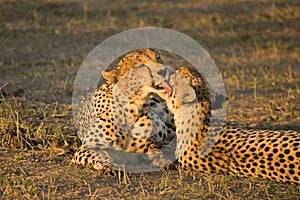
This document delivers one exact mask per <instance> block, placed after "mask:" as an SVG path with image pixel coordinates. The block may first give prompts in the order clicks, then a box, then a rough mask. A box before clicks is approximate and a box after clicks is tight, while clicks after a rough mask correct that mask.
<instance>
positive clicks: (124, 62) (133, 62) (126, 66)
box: [102, 49, 162, 83]
mask: <svg viewBox="0 0 300 200" xmlns="http://www.w3.org/2000/svg"><path fill="white" fill-rule="evenodd" d="M147 64H162V60H161V58H160V54H158V53H157V52H155V51H154V50H152V49H139V50H135V51H132V52H130V53H128V54H127V55H126V56H125V57H124V58H122V59H121V60H120V62H119V63H118V65H117V68H116V69H112V70H105V71H103V72H102V76H103V77H104V78H105V79H106V80H108V81H110V82H111V83H116V82H118V80H119V79H120V77H122V76H123V75H124V74H125V73H126V72H128V71H129V70H130V69H132V68H135V67H138V66H141V65H147Z"/></svg>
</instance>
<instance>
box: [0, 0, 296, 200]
mask: <svg viewBox="0 0 300 200" xmlns="http://www.w3.org/2000/svg"><path fill="white" fill-rule="evenodd" d="M158 9H159V11H158ZM161 13H162V14H161ZM299 18H300V4H299V2H298V1H292V0H287V1H276V0H272V1H259V2H255V1H253V2H252V1H249V2H240V1H236V0H230V1H218V2H215V3H213V4H208V3H205V2H201V1H200V2H199V1H196V0H189V1H185V2H180V3H179V2H178V3H175V2H173V1H169V0H168V1H163V2H156V1H141V2H138V3H137V2H136V1H125V0H122V1H120V2H119V1H115V2H111V1H108V0H103V1H99V2H93V1H85V2H83V3H81V2H78V1H67V2H65V3H61V2H60V1H55V0H50V1H44V2H40V1H38V2H31V1H22V2H16V1H2V2H0V48H1V49H2V50H1V52H0V55H1V56H0V66H1V67H0V77H1V78H0V89H1V96H0V138H1V140H0V154H1V155H0V156H1V159H0V177H1V178H0V197H1V198H3V199H53V198H58V199H69V198H84V199H86V198H89V199H112V198H115V199H129V198H130V199H297V198H299V194H300V190H299V187H298V186H294V185H288V184H280V183H275V182H272V181H266V180H257V179H247V178H238V177H232V176H228V175H217V174H200V173H195V172H190V173H187V172H183V171H165V172H153V173H145V174H128V175H126V176H124V177H119V178H112V177H103V176H101V175H99V174H98V173H97V172H95V171H93V170H91V169H90V168H81V167H78V166H70V165H69V162H70V160H71V157H72V153H73V152H74V150H75V149H76V148H77V147H78V146H79V145H80V141H79V140H78V138H77V137H76V129H75V127H74V125H73V119H72V108H71V95H72V87H73V82H74V79H75V76H76V72H77V70H78V68H79V66H80V64H81V62H82V61H83V59H84V58H85V56H86V55H87V54H88V53H89V51H91V50H92V49H93V48H94V47H95V46H96V45H97V44H99V43H100V42H101V41H103V40H104V39H106V38H107V37H109V36H111V35H113V34H116V33H118V32H120V31H123V30H127V29H130V28H136V27H145V26H158V27H166V28H172V29H175V30H178V31H181V32H183V33H186V34H188V35H189V36H191V37H193V38H194V39H196V40H197V41H198V42H199V43H200V44H201V45H202V46H203V47H205V48H206V50H207V51H208V52H209V53H210V55H211V56H212V57H213V59H214V60H215V62H216V64H217V66H218V67H219V69H220V71H221V72H222V75H223V78H224V83H225V86H226V89H227V95H228V100H229V104H228V120H230V121H234V122H235V123H237V124H242V125H246V126H250V127H255V128H267V129H292V130H297V131H300V124H299V121H300V102H299V99H300V88H299V83H300V68H299V63H300V58H299V53H298V52H299V50H300V49H299V46H300V40H299V31H298V30H299V28H300V27H299V23H298V21H299Z"/></svg>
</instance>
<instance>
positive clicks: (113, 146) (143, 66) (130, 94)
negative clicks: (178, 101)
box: [71, 49, 175, 174]
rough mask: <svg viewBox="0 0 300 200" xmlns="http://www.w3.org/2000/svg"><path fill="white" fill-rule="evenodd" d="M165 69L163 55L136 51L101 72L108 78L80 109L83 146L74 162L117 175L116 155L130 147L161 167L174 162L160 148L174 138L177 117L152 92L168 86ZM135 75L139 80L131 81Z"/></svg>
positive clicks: (127, 150) (80, 133)
mask: <svg viewBox="0 0 300 200" xmlns="http://www.w3.org/2000/svg"><path fill="white" fill-rule="evenodd" d="M151 65H157V66H156V67H151V69H152V68H153V70H154V71H152V70H151V69H150V67H149V66H151ZM155 70H156V71H155ZM165 71H166V68H165V67H164V65H162V61H161V59H160V55H159V54H158V53H156V52H155V51H153V50H152V49H141V50H136V51H133V52H131V53H129V54H127V55H126V56H125V57H124V58H123V59H121V60H120V62H119V63H118V65H117V68H116V69H112V70H105V71H104V72H103V73H102V75H103V77H104V78H105V79H106V80H107V81H106V82H105V83H103V84H101V85H100V86H99V87H98V88H97V89H96V90H95V92H94V93H93V94H91V98H90V99H88V100H86V101H85V102H83V103H82V105H81V107H80V108H79V110H78V113H77V126H78V136H79V138H80V140H81V141H82V146H81V147H80V148H79V150H78V151H77V152H76V153H75V156H74V158H73V159H72V161H71V163H73V164H78V165H83V166H85V165H91V166H92V167H93V168H94V169H96V170H100V171H102V172H103V173H105V174H115V173H116V170H115V169H120V165H117V164H116V162H117V161H116V160H114V158H113V157H117V156H116V154H117V155H121V154H122V152H123V151H126V152H134V153H146V154H147V155H148V158H149V159H150V160H151V161H152V164H153V165H154V166H157V167H163V166H167V165H170V164H171V163H172V161H171V160H169V159H166V158H165V157H164V156H163V154H162V152H161V151H160V150H159V149H160V148H161V147H162V146H164V145H167V144H168V143H169V142H170V141H172V139H173V138H174V137H175V131H174V130H175V127H174V126H172V120H173V116H172V115H171V114H170V113H169V111H168V110H167V109H166V106H165V105H164V104H163V102H162V101H161V100H160V98H159V97H158V96H157V95H151V93H152V92H153V91H156V89H157V88H158V89H161V90H164V88H162V87H159V85H160V84H161V83H162V82H163V81H164V79H165V77H164V76H165ZM133 75H136V76H138V78H134V79H131V77H133ZM147 77H151V79H149V78H148V79H147ZM154 86H156V89H153V87H154ZM149 95H150V98H148V96H149ZM128 113H130V116H129V114H128ZM165 124H170V125H169V126H166V125H165ZM112 155H114V156H112ZM128 156H129V155H128V154H126V155H125V157H128ZM119 157H120V156H119ZM123 157H124V156H123Z"/></svg>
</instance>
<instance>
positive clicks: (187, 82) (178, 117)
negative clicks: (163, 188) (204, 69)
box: [158, 67, 300, 184]
mask: <svg viewBox="0 0 300 200" xmlns="http://www.w3.org/2000/svg"><path fill="white" fill-rule="evenodd" d="M182 78H184V80H181V82H180V84H178V83H179V82H178V80H180V79H182ZM170 86H171V87H172V89H173V93H172V95H171V96H170V97H169V96H168V95H166V94H165V93H161V94H158V95H159V96H160V97H162V98H163V99H165V101H166V105H167V107H168V108H169V110H170V111H171V112H172V113H173V114H174V120H175V122H174V123H175V126H176V136H177V146H176V158H177V159H178V163H179V164H180V166H181V167H182V168H183V169H191V170H197V171H201V172H204V173H207V172H208V173H211V172H214V173H227V174H230V175H235V176H241V177H254V178H263V179H271V180H275V181H278V182H289V183H295V184H300V133H298V132H295V131H270V130H251V129H245V128H241V127H236V126H234V125H231V124H225V125H224V126H223V127H222V129H221V133H220V135H219V136H218V137H216V136H215V135H214V134H209V132H208V130H209V124H210V117H211V105H210V93H209V89H208V88H207V86H206V84H205V82H204V79H203V78H202V76H201V74H200V73H199V72H197V71H194V70H191V69H188V68H186V67H180V68H179V69H178V70H177V71H176V73H175V74H173V75H172V76H171V78H170ZM186 108H190V109H189V113H188V114H189V115H186V114H187V113H185V112H186V111H184V109H186ZM182 115H185V117H183V116H182ZM186 116H191V117H186ZM204 138H205V139H207V138H208V139H207V140H205V139H204ZM210 139H211V140H210ZM210 141H215V145H214V146H213V147H212V148H211V149H210V151H208V152H206V154H202V153H201V152H205V149H207V148H206V147H207V143H208V146H210V145H209V142H210ZM212 143H213V142H212Z"/></svg>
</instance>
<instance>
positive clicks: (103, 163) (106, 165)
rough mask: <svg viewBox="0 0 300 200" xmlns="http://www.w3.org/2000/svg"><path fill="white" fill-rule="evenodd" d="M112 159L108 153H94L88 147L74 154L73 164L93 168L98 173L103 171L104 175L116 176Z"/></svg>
mask: <svg viewBox="0 0 300 200" xmlns="http://www.w3.org/2000/svg"><path fill="white" fill-rule="evenodd" d="M111 161H112V160H111V158H110V156H109V155H108V153H107V152H106V151H101V152H97V153H96V152H93V151H90V150H88V149H87V148H86V147H84V146H81V147H80V148H79V149H78V150H77V151H76V152H75V154H74V157H73V159H72V160H71V164H75V165H81V166H87V165H89V166H91V167H93V168H94V169H95V170H97V171H101V172H102V173H103V174H104V175H113V176H116V175H117V172H116V170H114V169H113V168H112V167H110V165H111Z"/></svg>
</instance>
